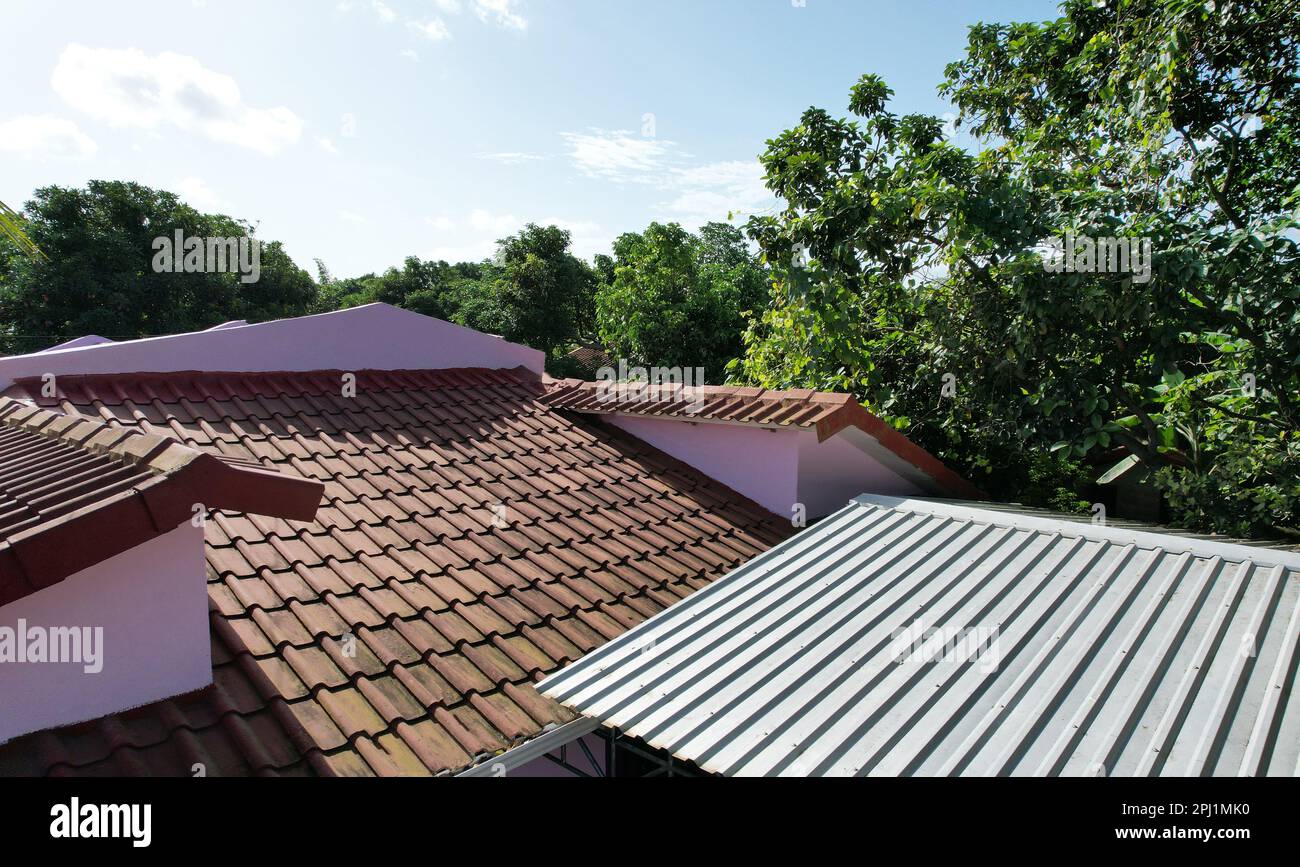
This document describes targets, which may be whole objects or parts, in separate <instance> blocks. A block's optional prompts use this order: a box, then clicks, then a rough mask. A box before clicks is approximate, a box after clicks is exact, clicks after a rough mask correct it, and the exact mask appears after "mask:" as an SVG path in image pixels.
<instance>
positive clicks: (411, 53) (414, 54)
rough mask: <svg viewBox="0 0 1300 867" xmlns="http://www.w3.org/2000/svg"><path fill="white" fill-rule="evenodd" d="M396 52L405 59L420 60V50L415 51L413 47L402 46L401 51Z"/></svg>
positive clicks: (415, 61)
mask: <svg viewBox="0 0 1300 867" xmlns="http://www.w3.org/2000/svg"><path fill="white" fill-rule="evenodd" d="M397 53H398V55H399V56H400V57H405V58H406V59H407V60H410V61H411V62H413V63H419V62H420V52H418V51H416V50H415V49H414V48H403V49H402V50H401V51H399V52H397Z"/></svg>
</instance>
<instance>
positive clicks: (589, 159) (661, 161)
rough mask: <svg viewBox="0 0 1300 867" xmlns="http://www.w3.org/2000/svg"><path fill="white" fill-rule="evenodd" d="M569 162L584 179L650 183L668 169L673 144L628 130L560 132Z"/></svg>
mask: <svg viewBox="0 0 1300 867" xmlns="http://www.w3.org/2000/svg"><path fill="white" fill-rule="evenodd" d="M560 137H561V138H563V139H564V140H565V141H566V142H568V145H569V158H570V159H571V160H572V161H573V164H574V166H575V167H576V168H577V169H578V171H580V172H582V173H583V174H584V175H586V176H588V177H592V178H605V179H607V180H612V181H618V182H620V183H653V182H655V181H656V180H657V179H658V178H659V177H660V176H661V175H662V173H663V172H665V171H666V170H667V169H668V165H669V160H670V154H671V152H672V150H673V148H674V147H675V143H674V142H671V141H665V140H662V139H654V138H645V137H643V136H637V135H634V134H632V133H631V132H628V131H627V130H603V129H591V130H588V131H587V132H562V133H560Z"/></svg>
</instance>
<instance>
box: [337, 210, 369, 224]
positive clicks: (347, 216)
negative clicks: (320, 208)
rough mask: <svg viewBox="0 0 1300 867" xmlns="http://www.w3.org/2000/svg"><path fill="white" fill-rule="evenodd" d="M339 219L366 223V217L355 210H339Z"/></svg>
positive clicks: (346, 221)
mask: <svg viewBox="0 0 1300 867" xmlns="http://www.w3.org/2000/svg"><path fill="white" fill-rule="evenodd" d="M339 219H340V220H342V221H343V222H345V223H364V222H366V218H365V217H363V216H361V215H360V214H358V213H356V212H355V211H339Z"/></svg>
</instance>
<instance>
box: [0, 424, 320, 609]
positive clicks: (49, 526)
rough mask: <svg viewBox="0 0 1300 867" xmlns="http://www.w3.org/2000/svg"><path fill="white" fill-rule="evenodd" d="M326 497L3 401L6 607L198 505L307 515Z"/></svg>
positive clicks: (238, 463)
mask: <svg viewBox="0 0 1300 867" xmlns="http://www.w3.org/2000/svg"><path fill="white" fill-rule="evenodd" d="M322 490H323V487H322V486H321V485H320V484H318V483H314V482H310V481H306V480H303V479H298V478H293V477H291V476H282V475H281V474H279V473H277V472H271V471H268V470H267V469H266V468H263V467H261V466H260V465H257V464H251V463H247V462H245V461H242V460H240V459H238V458H216V457H213V456H212V455H210V454H205V453H204V452H202V451H199V450H197V449H194V448H190V447H189V446H185V445H182V444H181V443H178V442H176V441H175V440H174V439H172V438H170V437H166V436H155V435H152V434H147V433H142V432H140V431H136V430H131V429H129V428H122V427H119V426H115V425H110V424H106V423H104V422H101V421H95V420H92V419H89V418H85V417H84V416H80V415H76V414H72V415H64V414H62V413H57V412H51V411H49V410H46V409H40V408H37V407H34V406H31V405H29V404H25V403H21V402H19V401H16V400H0V605H7V604H8V603H10V602H13V601H15V600H17V599H21V598H22V597H24V596H27V595H29V594H31V593H35V592H36V591H38V590H41V589H43V588H45V587H48V586H50V585H51V584H55V583H57V582H59V581H62V580H63V579H64V578H67V577H68V576H70V575H72V574H74V573H76V572H79V571H81V570H82V569H86V568H88V567H90V566H93V565H95V564H96V563H99V562H102V561H104V560H107V559H108V558H110V557H112V556H114V555H116V554H120V553H122V552H123V551H126V550H127V549H129V548H133V547H135V546H136V545H139V544H141V543H143V542H146V541H148V540H149V539H152V538H154V537H156V536H159V535H161V534H163V533H166V532H168V531H170V530H172V529H174V528H176V527H177V526H179V525H181V524H182V523H185V522H186V521H189V520H190V519H191V518H192V517H193V511H192V509H193V507H194V505H195V504H196V503H201V504H203V505H204V506H206V507H208V508H225V509H239V508H245V509H252V508H255V509H258V510H261V511H263V512H264V513H266V514H272V515H279V516H283V517H297V518H310V517H311V516H312V515H314V514H315V512H316V506H317V505H318V504H319V503H320V498H321V492H322Z"/></svg>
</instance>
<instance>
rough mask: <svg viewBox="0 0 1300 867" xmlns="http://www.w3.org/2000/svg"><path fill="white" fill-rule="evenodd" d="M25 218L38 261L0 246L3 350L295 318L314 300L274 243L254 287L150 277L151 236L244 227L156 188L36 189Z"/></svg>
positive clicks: (111, 184) (215, 277)
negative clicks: (76, 339)
mask: <svg viewBox="0 0 1300 867" xmlns="http://www.w3.org/2000/svg"><path fill="white" fill-rule="evenodd" d="M25 216H26V223H27V233H28V235H29V236H30V237H31V239H32V241H33V242H35V243H36V245H37V246H39V247H40V249H41V250H43V251H44V252H45V254H46V255H45V257H38V258H35V259H33V258H30V257H28V256H26V255H24V254H22V253H21V252H20V251H19V250H18V249H17V248H16V247H14V246H13V245H12V244H8V243H2V244H0V323H3V326H2V327H3V329H4V339H5V342H6V345H7V349H8V351H10V352H24V351H31V350H34V349H39V348H43V346H46V345H49V344H51V343H54V342H57V341H58V340H59V339H62V338H69V337H77V336H80V335H83V334H101V335H104V336H106V337H114V338H122V337H127V338H131V337H140V336H144V335H151V334H169V333H175V332H181V331H192V330H196V329H201V328H208V327H211V326H213V325H217V324H220V323H221V322H225V321H229V320H232V319H247V320H250V321H258V320H264V319H272V318H277V317H280V316H289V315H297V314H300V313H303V312H306V311H307V310H308V309H309V307H310V305H311V304H312V302H313V300H314V297H315V292H316V286H315V283H313V282H312V279H311V277H310V276H308V275H307V273H306V272H304V271H302V270H301V269H300V268H298V267H297V266H296V265H294V264H293V262H292V260H290V259H289V257H288V255H287V254H286V253H285V252H284V250H283V248H282V247H281V245H280V244H279V243H276V242H271V243H266V244H263V245H262V248H261V254H260V279H259V280H258V281H257V282H255V283H243V282H241V281H240V275H239V274H237V273H233V272H220V273H172V272H171V271H165V272H162V273H158V272H156V271H155V270H154V267H153V264H154V257H155V252H156V249H155V247H154V243H153V242H154V239H155V238H158V237H168V238H172V237H173V236H174V232H175V231H176V230H180V231H182V232H183V233H184V236H185V237H222V238H225V237H242V236H245V235H248V236H251V235H252V227H251V226H249V225H248V224H246V223H241V222H238V221H236V220H233V219H231V218H229V217H225V216H219V215H212V214H202V213H200V212H198V211H196V210H194V209H193V208H191V207H189V206H188V205H186V204H184V203H183V202H181V201H180V200H179V199H177V197H176V196H175V195H173V194H171V193H168V192H165V191H162V190H153V189H150V188H148V187H144V186H141V185H139V184H133V183H122V182H117V181H91V182H90V183H89V184H88V185H87V186H86V188H85V189H76V188H65V187H57V186H51V187H45V188H42V189H39V190H37V191H36V193H35V196H34V198H33V199H32V201H30V202H28V203H27V206H26V208H25Z"/></svg>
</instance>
